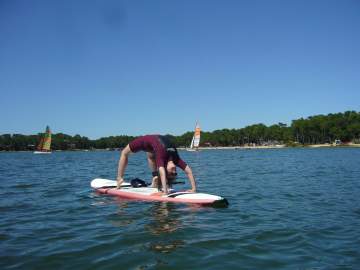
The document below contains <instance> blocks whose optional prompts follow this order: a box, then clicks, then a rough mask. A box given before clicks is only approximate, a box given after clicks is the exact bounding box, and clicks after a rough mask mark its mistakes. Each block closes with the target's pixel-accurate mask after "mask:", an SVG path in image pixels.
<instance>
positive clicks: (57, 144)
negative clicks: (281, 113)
mask: <svg viewBox="0 0 360 270" xmlns="http://www.w3.org/2000/svg"><path fill="white" fill-rule="evenodd" d="M41 136H42V134H41V133H39V134H37V135H22V134H3V135H0V151H26V150H28V151H32V150H34V149H36V146H37V144H38V143H39V141H40V138H41ZM168 136H169V137H171V139H172V140H173V142H174V143H175V144H176V145H177V146H178V147H186V146H188V145H189V144H190V142H191V139H192V136H193V131H189V132H186V133H184V134H182V135H180V136H173V135H169V134H168ZM134 138H135V137H134V136H127V135H120V136H110V137H104V138H100V139H96V140H91V139H89V138H87V137H84V136H80V135H75V136H70V135H66V134H63V133H56V134H52V144H51V148H52V149H53V150H78V149H89V150H92V149H117V148H122V147H124V146H126V145H127V144H128V143H129V142H130V141H131V140H133V139H134ZM335 140H341V141H342V142H344V143H346V142H353V143H360V112H356V111H346V112H344V113H335V114H328V115H315V116H310V117H308V118H305V119H304V118H300V119H297V120H293V121H292V122H291V125H290V126H288V125H287V124H283V123H278V124H274V125H271V126H266V125H264V124H254V125H250V126H247V127H244V128H240V129H221V130H214V131H212V132H206V131H202V133H201V143H200V146H244V145H249V144H252V145H254V144H256V145H271V144H286V145H288V146H296V145H304V146H306V145H309V144H324V143H333V142H334V141H335Z"/></svg>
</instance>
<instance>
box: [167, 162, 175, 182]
mask: <svg viewBox="0 0 360 270" xmlns="http://www.w3.org/2000/svg"><path fill="white" fill-rule="evenodd" d="M176 175H177V173H176V165H175V163H174V161H172V160H169V161H168V163H167V165H166V178H167V179H168V180H174V179H175V178H176Z"/></svg>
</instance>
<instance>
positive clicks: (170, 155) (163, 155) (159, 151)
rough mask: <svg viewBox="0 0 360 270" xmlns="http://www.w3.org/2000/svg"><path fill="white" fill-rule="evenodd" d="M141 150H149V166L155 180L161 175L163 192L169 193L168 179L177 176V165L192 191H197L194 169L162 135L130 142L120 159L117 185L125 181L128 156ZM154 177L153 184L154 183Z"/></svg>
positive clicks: (119, 186)
mask: <svg viewBox="0 0 360 270" xmlns="http://www.w3.org/2000/svg"><path fill="white" fill-rule="evenodd" d="M139 151H145V152H147V159H148V162H149V167H150V169H151V170H152V175H153V177H154V179H155V180H158V177H160V180H161V185H162V187H163V192H164V193H165V194H168V187H167V184H168V182H167V180H173V179H175V177H176V175H177V174H176V166H178V167H180V168H181V169H182V170H183V171H184V172H185V173H186V175H187V177H188V178H189V180H190V183H191V190H190V191H191V192H196V182H195V178H194V176H193V173H192V170H191V168H190V167H189V165H187V164H186V163H185V162H184V161H183V160H182V159H181V158H180V156H179V154H178V152H177V149H176V147H175V146H174V145H173V144H172V143H171V142H170V140H169V139H168V138H166V137H165V136H161V135H145V136H141V137H138V138H136V139H135V140H133V141H132V142H130V143H129V144H128V145H127V146H126V147H125V148H124V149H123V150H122V151H121V156H120V160H119V167H118V176H117V187H118V188H121V184H122V183H123V182H124V172H125V168H126V166H127V164H128V157H129V155H130V154H132V153H136V152H139ZM154 179H153V185H154Z"/></svg>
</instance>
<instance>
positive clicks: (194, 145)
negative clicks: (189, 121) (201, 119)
mask: <svg viewBox="0 0 360 270" xmlns="http://www.w3.org/2000/svg"><path fill="white" fill-rule="evenodd" d="M200 133H201V129H200V125H199V123H198V122H196V125H195V132H194V136H193V137H192V140H191V144H190V148H186V150H187V151H199V145H200Z"/></svg>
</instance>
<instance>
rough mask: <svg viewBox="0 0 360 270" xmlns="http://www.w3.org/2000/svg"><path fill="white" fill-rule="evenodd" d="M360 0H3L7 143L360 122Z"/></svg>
mask: <svg viewBox="0 0 360 270" xmlns="http://www.w3.org/2000/svg"><path fill="white" fill-rule="evenodd" d="M359 14H360V1H356V0H354V1H349V0H344V1H338V0H337V1H332V0H326V1H285V0H284V1H275V0H274V1H266V0H264V1H256V0H255V1H250V0H249V1H211V0H210V1H209V0H208V1H188V0H184V1H166V0H164V1H145V0H144V1H80V0H78V1H37V0H32V1H26V0H24V1H17V0H0V115H1V118H0V119H1V121H0V134H3V133H22V134H36V133H38V132H41V131H43V130H44V129H45V126H46V125H50V127H51V128H52V130H53V132H55V133H57V132H62V133H66V134H70V135H75V134H80V135H83V136H88V137H90V138H99V137H102V136H110V135H120V134H127V135H141V134H151V133H160V134H164V133H170V134H174V135H180V134H183V133H184V132H186V131H189V130H192V129H193V128H194V126H195V122H196V121H200V124H201V126H202V129H203V130H206V131H212V130H215V129H221V128H241V127H244V126H246V125H250V124H255V123H264V124H266V125H270V124H274V123H278V122H284V123H288V124H290V123H291V120H293V119H297V118H300V117H307V116H310V115H314V114H328V113H334V112H343V111H346V110H356V111H360V49H359V48H360V31H359V29H360V16H359Z"/></svg>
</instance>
